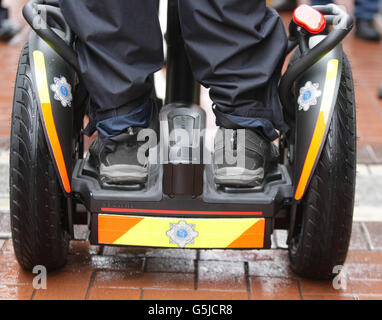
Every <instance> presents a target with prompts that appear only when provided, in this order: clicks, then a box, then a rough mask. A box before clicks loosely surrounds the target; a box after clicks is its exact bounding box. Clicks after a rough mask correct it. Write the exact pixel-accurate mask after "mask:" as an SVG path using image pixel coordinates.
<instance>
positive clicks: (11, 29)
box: [0, 0, 21, 41]
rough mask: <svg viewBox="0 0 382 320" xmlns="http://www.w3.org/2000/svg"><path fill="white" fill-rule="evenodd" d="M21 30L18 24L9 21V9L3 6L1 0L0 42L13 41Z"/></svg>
mask: <svg viewBox="0 0 382 320" xmlns="http://www.w3.org/2000/svg"><path fill="white" fill-rule="evenodd" d="M20 30H21V28H20V26H19V25H18V24H16V23H14V22H12V21H10V20H9V19H8V9H7V8H4V7H3V6H2V2H1V0H0V41H8V40H10V39H12V38H13V37H14V36H15V35H16V34H17V33H18V32H19V31H20Z"/></svg>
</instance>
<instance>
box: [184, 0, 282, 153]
mask: <svg viewBox="0 0 382 320" xmlns="http://www.w3.org/2000/svg"><path fill="white" fill-rule="evenodd" d="M179 11H180V20H181V27H182V33H183V37H184V39H185V44H186V49H187V52H188V55H189V59H190V64H191V67H192V69H193V72H194V76H195V78H196V79H197V80H198V81H199V82H201V83H202V84H203V85H204V86H205V87H209V88H210V97H211V99H212V101H213V102H214V105H215V108H214V111H215V114H216V115H217V123H218V124H219V125H220V126H223V127H226V128H227V127H228V128H250V129H251V130H254V131H256V132H257V133H260V134H261V135H264V136H265V137H266V138H267V141H265V143H267V144H269V141H271V140H274V139H276V138H277V137H278V134H277V132H276V130H275V129H279V130H282V131H285V130H287V126H286V124H285V123H284V120H283V114H282V106H281V104H280V101H279V98H278V91H277V85H278V82H279V79H280V72H281V65H282V62H283V58H284V55H285V49H286V43H287V36H286V32H285V30H284V26H283V23H282V21H281V19H280V17H279V15H278V14H277V12H276V11H275V10H274V9H270V8H266V6H265V0H252V1H247V0H210V1H194V0H181V1H179ZM261 156H262V157H263V158H264V157H265V155H264V154H262V155H261Z"/></svg>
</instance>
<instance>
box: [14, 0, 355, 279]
mask: <svg viewBox="0 0 382 320" xmlns="http://www.w3.org/2000/svg"><path fill="white" fill-rule="evenodd" d="M177 12H178V11H177V1H176V0H169V3H168V31H167V41H168V55H167V87H166V98H165V101H164V106H163V107H162V108H161V109H160V122H161V134H160V142H161V143H160V144H158V146H159V145H160V147H158V148H157V149H158V150H157V151H158V154H159V158H161V159H162V161H158V162H157V163H153V164H152V165H150V168H149V170H150V174H149V178H148V180H147V181H146V182H145V183H142V184H134V185H126V186H121V187H119V188H116V187H113V186H107V185H105V184H103V183H102V181H100V180H99V178H98V174H97V171H96V168H95V167H94V165H93V164H92V162H91V161H90V159H89V155H88V154H86V153H85V152H84V143H83V119H84V116H85V114H86V113H87V105H88V100H89V95H88V93H87V91H86V89H85V87H86V86H85V84H84V82H83V80H82V79H81V75H80V72H79V67H78V64H77V59H76V53H75V51H74V49H73V48H74V46H75V42H76V36H75V34H74V33H73V32H72V31H71V30H70V28H69V26H68V25H67V23H66V22H65V19H64V18H63V16H62V14H61V11H60V9H59V5H58V1H57V0H32V1H29V2H28V3H27V4H26V5H25V7H24V9H23V14H24V17H25V19H26V21H27V22H28V23H29V24H30V26H31V27H32V29H33V31H32V32H31V34H30V38H29V41H28V43H27V44H26V45H25V47H24V48H23V50H22V53H21V57H20V63H19V67H18V71H17V79H16V85H15V94H14V103H13V114H12V133H11V144H10V213H11V225H12V238H13V244H14V250H15V254H16V257H17V260H18V262H19V263H20V265H21V266H22V267H23V268H24V269H26V270H32V268H33V267H34V266H35V265H44V266H45V267H47V268H48V270H53V269H57V268H59V267H62V266H63V265H64V264H65V263H66V260H67V255H68V247H69V242H70V240H74V235H73V226H74V225H76V224H85V225H87V226H88V228H89V241H90V243H91V244H94V245H113V246H146V247H160V248H163V250H165V248H184V249H188V248H192V249H269V248H271V235H272V233H273V231H274V230H277V229H283V230H288V244H289V256H290V263H291V267H292V269H293V270H294V271H295V272H296V273H297V274H300V275H302V276H305V277H310V278H320V279H325V278H330V277H331V276H333V268H334V267H335V266H337V265H342V264H343V263H344V261H345V258H346V254H347V250H348V247H349V241H350V235H351V228H352V214H353V207H354V193H355V170H356V122H355V103H354V89H353V80H352V74H351V68H350V65H349V62H348V60H347V58H346V55H345V53H344V52H343V49H342V46H341V41H342V40H343V39H344V38H345V36H346V35H347V34H348V33H349V32H350V30H351V29H352V26H353V19H352V18H351V17H350V16H349V15H348V14H347V13H346V12H344V11H342V10H341V9H340V8H339V7H338V6H336V5H327V6H316V7H314V8H312V7H309V6H307V5H302V6H300V7H298V8H297V9H296V11H295V12H294V17H293V20H292V22H291V23H290V37H289V41H288V50H287V53H288V54H289V53H292V52H293V54H291V58H290V60H289V64H288V68H287V70H286V72H285V73H284V75H283V77H282V79H281V81H280V84H279V96H280V100H281V102H282V104H283V107H284V112H285V119H286V121H287V123H288V125H289V127H290V130H289V131H288V132H282V133H281V136H280V139H279V141H278V145H279V150H280V157H279V160H278V164H277V166H276V167H275V168H274V169H273V170H271V171H270V172H268V173H267V175H266V177H265V178H264V182H263V184H262V185H259V186H255V187H235V186H232V185H229V186H224V185H223V186H222V185H216V184H215V183H214V180H213V178H212V164H211V163H204V162H203V161H202V162H197V161H194V160H195V159H194V156H193V155H194V154H195V153H197V152H196V151H195V150H196V149H198V150H200V149H201V150H205V148H204V147H203V143H204V139H203V134H202V132H203V129H204V128H205V127H206V113H205V112H204V110H203V109H201V108H200V106H199V104H200V102H199V97H200V91H199V88H200V86H199V84H198V83H196V82H195V80H194V78H193V76H192V72H191V70H190V65H189V62H188V59H187V55H186V53H185V50H184V46H183V39H182V36H181V31H180V28H179V23H178V19H179V17H178V13H177ZM41 24H43V25H44V26H45V27H41ZM175 129H182V132H183V134H184V133H185V134H186V136H187V137H188V138H189V139H186V140H187V141H188V142H187V143H186V145H182V146H181V147H179V145H177V141H178V140H179V139H178V137H177V136H175V137H174V134H173V132H174V130H175ZM175 135H176V134H175ZM201 146H202V147H201ZM179 150H183V151H184V150H185V151H187V152H183V151H182V152H180V154H181V156H180V157H178V156H177V155H178V153H179ZM194 151H195V153H194ZM174 154H175V155H176V156H175V160H174V158H173V157H172V156H171V155H174ZM190 155H191V156H190ZM199 156H200V154H199ZM81 208H85V209H83V210H81Z"/></svg>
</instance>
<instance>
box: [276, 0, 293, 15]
mask: <svg viewBox="0 0 382 320" xmlns="http://www.w3.org/2000/svg"><path fill="white" fill-rule="evenodd" d="M270 5H271V6H272V8H274V9H276V10H277V11H278V12H290V11H293V10H294V9H295V8H296V7H297V0H272V1H271V2H270Z"/></svg>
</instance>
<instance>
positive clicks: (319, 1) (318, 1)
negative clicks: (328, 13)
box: [310, 0, 333, 6]
mask: <svg viewBox="0 0 382 320" xmlns="http://www.w3.org/2000/svg"><path fill="white" fill-rule="evenodd" d="M329 3H333V0H311V1H310V4H311V5H312V6H322V5H326V4H329Z"/></svg>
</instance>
